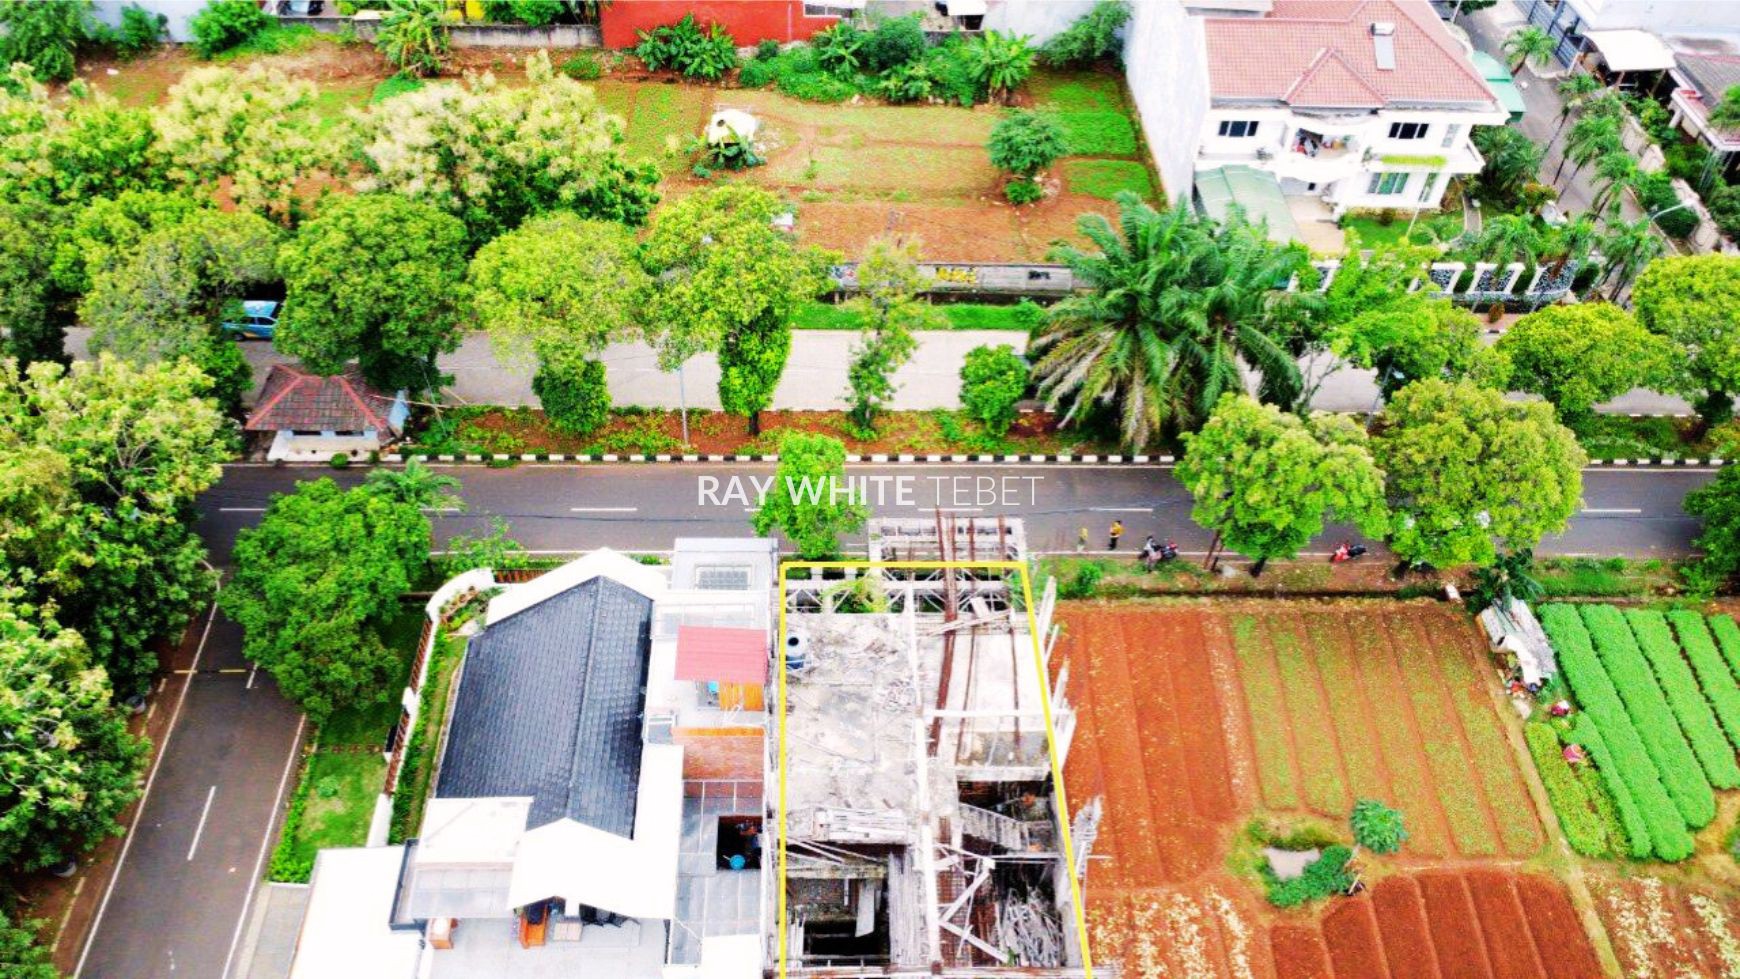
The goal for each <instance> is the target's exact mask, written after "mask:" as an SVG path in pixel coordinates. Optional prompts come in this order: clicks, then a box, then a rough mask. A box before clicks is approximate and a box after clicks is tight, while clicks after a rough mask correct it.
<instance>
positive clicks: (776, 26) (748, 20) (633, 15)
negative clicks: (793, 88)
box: [598, 0, 862, 48]
mask: <svg viewBox="0 0 1740 979" xmlns="http://www.w3.org/2000/svg"><path fill="white" fill-rule="evenodd" d="M860 6H862V0H856V2H854V0H827V2H825V3H804V2H803V0H711V2H708V0H701V2H698V3H697V2H693V0H688V2H685V0H618V2H617V3H612V4H609V5H608V6H606V7H605V8H604V9H603V10H602V11H600V12H599V15H598V17H599V29H600V30H601V31H602V32H603V34H604V46H605V47H607V48H631V47H634V45H635V44H636V43H637V42H638V40H639V39H638V38H637V37H636V36H635V32H636V31H650V30H652V29H653V28H655V27H659V26H661V25H664V24H674V23H676V22H677V21H679V20H682V19H683V15H684V14H694V15H695V20H697V21H699V22H700V23H701V25H702V26H703V27H705V26H707V25H709V24H719V25H722V26H723V27H724V28H725V29H726V30H728V31H730V32H731V36H732V37H733V38H735V39H736V41H737V43H738V45H739V46H742V47H747V46H749V45H751V44H755V43H756V42H758V41H764V40H774V41H779V42H780V43H782V44H783V43H785V42H786V41H803V40H808V39H809V37H810V35H812V34H814V33H816V32H817V31H820V30H825V29H827V28H828V27H831V26H833V24H834V22H835V21H837V20H839V19H840V17H841V15H843V14H845V13H846V12H848V11H850V10H853V9H856V8H858V7H860Z"/></svg>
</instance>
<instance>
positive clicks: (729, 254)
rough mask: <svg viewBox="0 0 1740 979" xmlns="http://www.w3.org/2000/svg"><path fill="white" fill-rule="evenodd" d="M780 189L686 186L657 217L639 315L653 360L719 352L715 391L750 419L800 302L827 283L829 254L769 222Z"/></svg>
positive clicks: (669, 364) (666, 365) (775, 375)
mask: <svg viewBox="0 0 1740 979" xmlns="http://www.w3.org/2000/svg"><path fill="white" fill-rule="evenodd" d="M785 209H786V208H785V206H784V205H782V204H781V203H780V201H779V198H777V197H775V196H774V195H773V194H771V193H769V192H767V191H765V190H762V189H761V188H759V187H752V186H750V185H748V184H727V185H725V186H722V187H713V188H709V189H708V190H705V191H701V192H699V193H695V194H689V195H687V196H685V197H683V198H682V199H680V200H677V201H675V202H674V203H672V204H671V205H670V206H669V207H667V208H665V209H664V210H663V211H661V212H659V214H658V215H657V216H656V217H655V218H654V219H653V226H652V233H651V234H650V235H649V236H648V237H647V241H646V247H645V251H644V253H643V259H644V261H645V263H646V268H647V271H648V272H649V273H650V274H651V275H652V276H653V279H654V288H653V289H652V291H651V294H650V296H649V297H648V299H647V301H646V303H645V310H644V314H643V315H644V323H645V325H646V329H647V334H648V337H649V339H650V340H651V341H652V344H653V346H654V347H655V348H656V349H657V350H658V353H659V366H660V367H661V368H663V369H664V370H676V369H677V368H679V367H681V366H682V364H683V363H684V362H685V361H687V360H688V359H689V358H690V357H693V356H695V355H696V354H698V353H701V352H702V351H705V350H713V351H717V352H718V354H719V365H720V379H719V400H720V403H721V404H722V405H723V406H724V407H725V410H726V411H729V412H731V413H733V414H738V415H743V416H744V417H746V418H748V419H749V420H750V424H751V426H752V430H753V426H755V425H756V423H757V416H758V415H759V413H760V412H761V410H762V409H764V408H766V407H767V406H768V404H770V403H771V402H772V400H773V392H774V389H775V388H776V387H778V385H779V379H780V376H781V375H782V374H783V373H784V371H785V361H786V356H787V355H788V354H789V353H790V352H791V333H790V324H791V317H792V314H793V313H794V312H795V311H796V309H797V307H798V305H799V304H800V303H803V302H805V301H807V300H809V299H813V298H814V297H815V296H817V295H819V294H820V293H822V292H823V291H824V290H826V289H827V288H828V287H829V284H828V280H827V266H828V264H829V263H830V262H831V261H832V260H833V259H834V256H833V255H831V254H829V253H827V252H822V251H819V250H817V249H814V248H799V247H797V246H796V245H795V244H793V242H792V240H791V238H790V237H789V236H787V235H786V234H785V233H783V232H781V231H779V230H778V229H777V228H775V227H773V224H772V222H773V219H774V217H775V216H777V215H779V214H780V213H782V212H783V211H785Z"/></svg>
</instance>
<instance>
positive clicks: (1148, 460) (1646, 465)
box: [308, 452, 1734, 469]
mask: <svg viewBox="0 0 1740 979" xmlns="http://www.w3.org/2000/svg"><path fill="white" fill-rule="evenodd" d="M413 459H415V460H417V461H418V462H423V463H436V464H441V465H460V464H465V463H472V464H482V465H489V464H491V463H495V464H501V463H509V464H516V463H524V462H532V463H565V464H571V465H580V464H585V463H623V462H627V463H678V464H681V463H720V462H726V463H772V462H778V461H779V456H778V454H776V453H768V454H765V455H732V454H728V453H726V454H721V453H711V454H687V455H674V454H672V455H665V454H659V455H640V454H633V455H618V454H610V453H606V454H603V455H563V454H560V453H537V452H528V453H523V454H519V455H509V454H504V453H499V452H498V453H494V454H487V453H486V454H476V453H473V454H468V455H435V454H425V453H420V452H418V453H409V454H401V453H396V452H395V453H391V454H388V455H383V456H381V458H380V461H381V462H383V463H388V464H401V463H405V462H409V461H411V460H413ZM846 461H847V462H848V463H852V464H855V465H856V464H874V465H902V464H923V463H952V464H974V463H976V464H980V465H999V466H1013V465H1035V464H1043V465H1048V466H1056V465H1064V466H1067V465H1086V466H1171V465H1175V464H1176V463H1177V461H1178V460H1177V457H1175V456H1169V455H1069V454H1047V453H1032V454H1027V453H1011V454H1007V455H990V454H975V455H942V454H936V453H931V454H927V455H917V454H892V453H889V454H883V453H876V454H870V455H859V454H848V455H847V456H846ZM1733 462H1734V460H1732V459H1723V458H1720V457H1716V456H1711V457H1708V458H1698V457H1690V458H1682V457H1679V456H1655V457H1650V458H1635V459H1591V460H1589V463H1588V464H1589V465H1590V466H1591V467H1601V468H1608V469H1626V468H1631V469H1655V468H1667V469H1672V468H1682V469H1683V468H1693V467H1697V468H1720V467H1722V466H1727V465H1730V464H1732V463H1733ZM353 464H361V465H367V463H366V462H359V463H353ZM308 465H322V463H308Z"/></svg>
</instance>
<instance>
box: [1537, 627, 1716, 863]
mask: <svg viewBox="0 0 1740 979" xmlns="http://www.w3.org/2000/svg"><path fill="white" fill-rule="evenodd" d="M1622 624H1623V623H1622ZM1541 625H1542V627H1543V628H1545V629H1546V632H1547V636H1548V638H1549V639H1551V640H1552V643H1553V650H1554V652H1555V653H1556V654H1557V655H1558V660H1559V668H1560V669H1561V670H1562V671H1563V673H1564V676H1565V679H1566V681H1567V682H1568V683H1569V684H1570V686H1571V691H1572V693H1574V694H1575V695H1576V697H1577V701H1578V703H1580V704H1582V706H1583V709H1584V710H1585V711H1586V712H1587V713H1586V714H1585V715H1584V720H1586V722H1587V726H1588V732H1589V733H1588V734H1587V735H1585V734H1584V733H1583V732H1581V731H1580V732H1579V738H1578V740H1579V742H1580V743H1581V744H1583V745H1585V746H1586V747H1588V748H1589V749H1590V750H1591V751H1593V752H1594V753H1595V762H1596V764H1597V765H1599V766H1600V767H1601V769H1602V771H1603V773H1604V774H1605V775H1606V777H1607V780H1608V784H1609V786H1610V787H1611V788H1612V791H1613V795H1614V801H1615V802H1616V803H1617V804H1618V806H1619V808H1620V811H1621V813H1622V815H1624V816H1625V819H1626V827H1627V832H1628V833H1633V830H1634V829H1638V828H1647V832H1646V833H1645V834H1644V835H1645V837H1647V839H1648V840H1649V841H1650V844H1651V847H1652V849H1653V850H1654V851H1655V854H1656V856H1657V857H1659V858H1661V859H1663V860H1669V861H1674V860H1684V859H1685V858H1686V857H1689V856H1691V854H1692V849H1693V845H1692V837H1691V834H1690V833H1688V832H1686V820H1685V818H1684V817H1683V816H1682V815H1681V813H1680V811H1679V809H1677V808H1676V807H1675V804H1674V800H1673V798H1671V797H1670V796H1669V794H1668V791H1667V788H1666V787H1665V786H1664V785H1663V783H1662V774H1661V772H1660V771H1659V770H1658V769H1657V768H1656V763H1655V762H1654V761H1653V760H1652V758H1651V753H1650V751H1649V750H1648V749H1647V748H1646V747H1645V746H1644V740H1643V737H1642V735H1641V734H1640V733H1639V732H1638V730H1637V728H1636V727H1635V726H1634V725H1633V723H1632V718H1631V715H1630V714H1629V713H1627V711H1626V705H1625V702H1624V701H1623V700H1621V699H1620V696H1619V691H1617V690H1615V689H1614V681H1613V680H1612V679H1611V678H1609V677H1608V675H1607V670H1606V668H1605V667H1604V666H1603V664H1602V660H1601V658H1600V657H1598V656H1597V655H1596V653H1595V647H1594V645H1593V643H1592V642H1591V640H1590V635H1589V629H1588V627H1587V626H1585V624H1584V622H1583V620H1582V618H1581V617H1580V616H1579V615H1578V614H1577V609H1576V607H1575V606H1570V605H1547V606H1544V607H1543V608H1542V609H1541ZM1676 734H1677V732H1676ZM1682 747H1683V742H1682ZM1693 765H1694V768H1695V762H1694V763H1693ZM1699 778H1700V779H1701V778H1702V775H1701V774H1700V775H1699ZM1628 810H1630V811H1629V812H1628ZM1632 839H1633V840H1634V841H1636V840H1637V839H1639V837H1638V836H1637V835H1635V834H1633V835H1632ZM1635 849H1636V846H1635V842H1634V850H1635Z"/></svg>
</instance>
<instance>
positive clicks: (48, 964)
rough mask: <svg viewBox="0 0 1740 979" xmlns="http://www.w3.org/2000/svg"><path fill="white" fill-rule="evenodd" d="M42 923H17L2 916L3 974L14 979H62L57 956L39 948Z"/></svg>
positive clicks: (0, 958)
mask: <svg viewBox="0 0 1740 979" xmlns="http://www.w3.org/2000/svg"><path fill="white" fill-rule="evenodd" d="M41 932H42V922H40V921H19V922H17V923H14V922H12V921H10V920H9V919H7V918H6V917H5V916H4V915H0V975H6V976H10V977H12V979H61V975H60V970H59V969H56V968H55V967H54V957H53V956H51V955H50V954H49V952H48V949H46V948H44V947H42V946H41V945H39V944H38V943H37V941H36V936H37V935H39V934H41Z"/></svg>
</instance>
